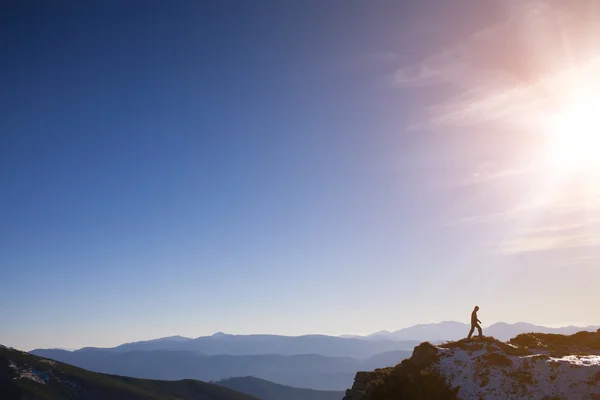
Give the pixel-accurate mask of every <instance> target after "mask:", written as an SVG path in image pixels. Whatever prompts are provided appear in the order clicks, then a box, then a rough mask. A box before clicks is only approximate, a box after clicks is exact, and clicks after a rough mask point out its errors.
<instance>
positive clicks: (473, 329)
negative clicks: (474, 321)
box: [467, 325, 475, 339]
mask: <svg viewBox="0 0 600 400" xmlns="http://www.w3.org/2000/svg"><path fill="white" fill-rule="evenodd" d="M473 331H475V325H471V330H470V331H469V336H468V337H467V339H471V336H473Z"/></svg>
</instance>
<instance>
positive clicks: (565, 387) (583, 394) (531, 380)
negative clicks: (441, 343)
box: [434, 343, 600, 400]
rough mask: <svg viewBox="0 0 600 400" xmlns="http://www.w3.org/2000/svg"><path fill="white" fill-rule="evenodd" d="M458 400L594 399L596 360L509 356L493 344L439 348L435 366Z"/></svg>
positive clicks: (599, 388) (599, 377) (598, 392)
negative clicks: (455, 388) (455, 390)
mask: <svg viewBox="0 0 600 400" xmlns="http://www.w3.org/2000/svg"><path fill="white" fill-rule="evenodd" d="M434 368H437V369H439V372H440V374H441V375H442V376H444V377H445V378H446V380H447V381H448V382H449V383H450V384H451V385H452V387H460V389H459V392H458V396H459V398H460V399H462V400H479V399H482V398H483V399H486V400H506V399H514V400H517V399H519V400H521V399H523V400H525V399H541V398H544V397H549V398H550V397H555V396H557V397H561V398H569V399H581V400H584V399H597V398H598V396H600V384H599V383H600V356H599V355H583V356H575V355H572V356H566V357H562V358H553V357H550V356H548V355H544V354H535V355H524V356H516V355H508V354H506V353H505V352H503V351H502V350H501V349H500V347H499V346H498V345H497V344H495V343H485V344H482V345H481V346H479V347H478V348H461V347H455V348H449V349H442V348H439V359H438V361H437V362H436V363H435V364H434Z"/></svg>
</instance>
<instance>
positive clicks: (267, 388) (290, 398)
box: [216, 376, 344, 400]
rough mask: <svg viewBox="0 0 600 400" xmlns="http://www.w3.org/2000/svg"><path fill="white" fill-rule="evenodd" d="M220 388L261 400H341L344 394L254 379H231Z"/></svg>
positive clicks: (220, 383) (219, 383)
mask: <svg viewBox="0 0 600 400" xmlns="http://www.w3.org/2000/svg"><path fill="white" fill-rule="evenodd" d="M216 384H217V385H219V386H224V387H227V388H229V389H233V390H235V391H236V392H240V393H246V394H249V395H251V396H254V397H258V398H259V399H261V400H341V399H342V397H344V392H341V391H333V390H313V389H301V388H295V387H291V386H283V385H279V384H277V383H273V382H269V381H265V380H263V379H259V378H254V377H252V376H248V377H244V378H231V379H225V380H222V381H219V382H216Z"/></svg>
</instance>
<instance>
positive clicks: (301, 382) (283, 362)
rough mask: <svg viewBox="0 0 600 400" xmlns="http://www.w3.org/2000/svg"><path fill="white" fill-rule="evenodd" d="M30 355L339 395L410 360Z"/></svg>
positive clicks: (91, 366)
mask: <svg viewBox="0 0 600 400" xmlns="http://www.w3.org/2000/svg"><path fill="white" fill-rule="evenodd" d="M32 354H35V355H38V356H42V357H46V358H51V359H54V360H57V361H61V362H65V363H68V364H72V365H75V366H78V367H81V368H85V369H88V370H90V371H94V372H102V373H107V374H115V375H124V376H131V377H136V378H146V379H164V380H179V379H186V378H189V379H198V380H203V381H218V380H222V379H226V378H230V377H240V376H255V377H258V378H261V379H266V380H269V381H272V382H275V383H279V384H282V385H288V386H295V387H301V388H311V389H321V390H342V389H345V388H346V387H348V385H349V384H351V383H352V379H353V378H354V374H355V373H356V371H360V370H365V369H374V368H379V367H386V366H390V365H395V364H397V363H398V362H400V361H401V360H402V359H403V358H406V357H408V356H410V351H394V352H391V353H384V354H381V355H376V356H373V357H371V358H368V359H364V360H359V359H354V358H349V357H325V356H321V355H316V354H307V355H293V356H283V355H276V354H266V355H247V356H237V355H216V356H207V355H204V354H201V353H197V352H192V351H175V350H155V351H137V350H136V351H128V352H116V351H114V350H112V349H109V350H99V349H93V350H86V349H83V350H78V351H74V352H69V351H62V350H34V351H32Z"/></svg>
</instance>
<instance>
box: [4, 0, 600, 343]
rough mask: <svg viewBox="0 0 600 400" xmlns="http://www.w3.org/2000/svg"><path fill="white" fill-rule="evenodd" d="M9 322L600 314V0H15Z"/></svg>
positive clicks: (66, 335) (94, 326) (64, 325)
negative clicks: (477, 309)
mask: <svg viewBox="0 0 600 400" xmlns="http://www.w3.org/2000/svg"><path fill="white" fill-rule="evenodd" d="M0 35H1V37H2V40H1V41H0V48H1V49H2V54H3V60H2V61H1V62H0V73H1V74H2V76H3V82H4V84H3V89H2V91H0V105H1V106H2V110H3V113H2V119H1V120H0V132H1V133H0V193H1V195H0V248H1V251H0V266H1V268H2V283H3V285H2V290H0V319H1V321H2V323H1V326H0V343H2V344H5V345H10V346H14V347H17V348H24V349H30V348H34V347H42V348H43V347H67V348H79V347H83V346H90V345H94V346H99V347H106V346H110V345H116V344H120V343H125V342H131V341H137V340H141V339H143V338H158V337H164V336H171V335H183V336H196V337H197V336H200V335H203V334H206V335H209V334H212V333H214V332H218V331H223V332H235V333H257V332H268V333H274V334H283V335H298V334H304V333H315V332H319V333H324V334H331V335H341V334H353V333H372V332H376V331H380V330H396V329H400V327H408V326H411V325H415V324H420V323H427V322H428V321H447V320H458V321H464V322H468V321H469V316H470V312H471V310H472V309H473V307H474V305H475V304H477V305H479V306H480V307H481V310H480V313H479V318H480V319H481V320H482V321H483V324H484V325H489V324H490V321H515V322H516V321H527V322H531V323H535V324H538V325H546V326H550V325H551V326H556V325H581V326H588V325H595V324H598V322H600V312H599V311H598V308H597V307H596V306H595V305H596V304H597V293H598V292H599V291H600V269H599V268H598V266H599V265H600V161H599V160H600V158H599V157H598V156H597V154H600V135H599V134H598V132H600V117H599V116H600V94H599V93H600V3H599V2H596V1H594V0H573V1H569V2H563V1H559V0H524V1H517V0H514V1H513V0H508V1H506V0H490V1H480V0H452V1H439V0H403V1H393V2H388V1H374V2H361V1H340V0H331V1H327V2H322V1H316V0H307V1H302V2H280V1H269V0H264V1H258V2H248V3H241V2H227V1H225V2H203V1H180V2H155V1H149V2H142V3H140V2H111V1H95V0H93V1H86V2H76V1H66V2H60V4H54V3H50V2H39V1H33V0H32V1H27V0H26V1H12V0H11V1H9V2H7V3H6V4H5V5H3V7H2V9H1V11H0Z"/></svg>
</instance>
